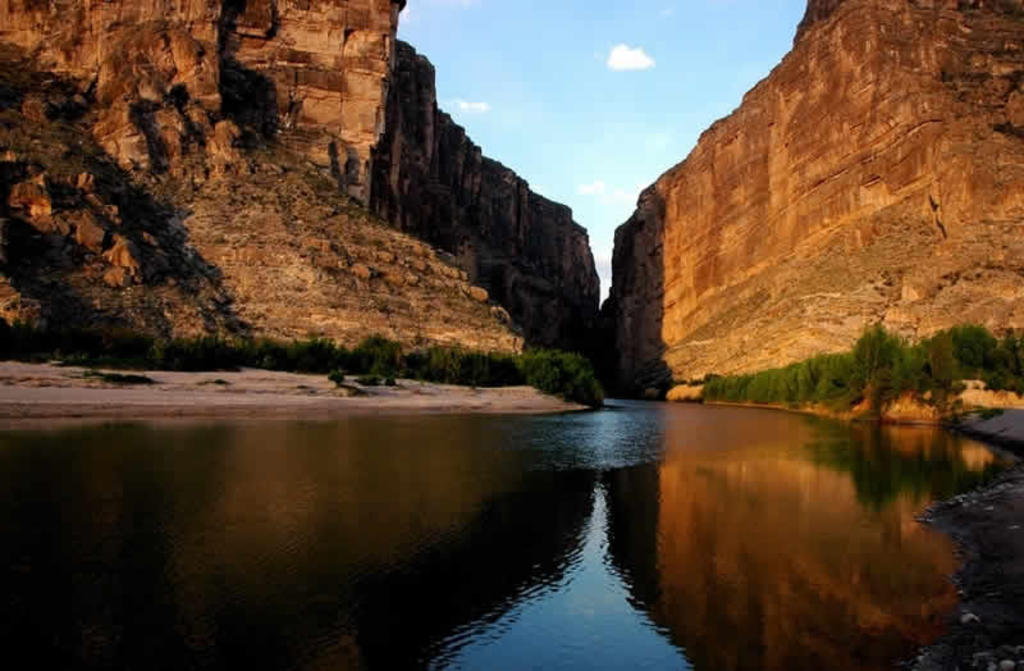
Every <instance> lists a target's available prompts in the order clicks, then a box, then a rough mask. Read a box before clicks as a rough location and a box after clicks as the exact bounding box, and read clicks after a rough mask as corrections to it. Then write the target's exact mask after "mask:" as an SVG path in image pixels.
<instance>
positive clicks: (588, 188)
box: [576, 179, 608, 196]
mask: <svg viewBox="0 0 1024 671" xmlns="http://www.w3.org/2000/svg"><path fill="white" fill-rule="evenodd" d="M607 189H608V185H607V184H605V183H604V182H602V181H601V180H599V179H598V180H595V181H593V182H591V183H590V184H580V185H579V186H578V187H576V193H578V194H580V195H581V196H599V195H601V194H602V193H604V192H605V191H607Z"/></svg>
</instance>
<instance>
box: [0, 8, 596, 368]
mask: <svg viewBox="0 0 1024 671" xmlns="http://www.w3.org/2000/svg"><path fill="white" fill-rule="evenodd" d="M404 4H405V3H404V0H185V1H184V2H171V1H170V0H0V47H2V49H0V51H2V53H0V61H2V62H0V65H2V66H3V67H4V69H5V78H4V79H3V81H0V112H3V111H4V110H6V112H5V113H7V114H9V115H10V116H11V118H10V123H9V125H8V126H7V128H6V130H5V131H4V132H3V134H2V136H0V154H4V155H5V156H6V158H4V159H3V160H2V161H0V163H2V165H0V168H2V171H0V177H2V178H3V180H2V183H0V196H2V197H3V198H2V199H3V203H0V223H2V224H4V225H5V226H6V223H4V222H7V221H14V222H15V223H16V225H15V226H14V227H13V229H12V230H13V231H14V235H13V236H8V238H10V240H11V241H13V242H12V243H11V245H9V249H7V250H6V251H7V256H8V257H9V261H10V264H11V265H10V268H8V272H7V278H8V279H13V280H14V281H13V284H12V285H11V287H9V290H8V291H7V292H6V293H5V294H4V295H3V296H0V312H3V314H4V315H6V316H7V317H8V318H25V319H29V320H32V321H41V322H43V323H53V322H54V321H58V322H59V321H61V319H63V316H66V315H71V314H74V315H83V314H89V315H90V317H89V318H88V319H86V321H88V322H90V323H91V322H92V321H94V320H96V319H98V320H100V321H102V319H105V318H106V317H111V318H113V315H115V314H117V315H120V317H118V319H121V318H122V317H123V318H124V319H127V322H128V323H130V324H136V323H138V324H144V325H146V327H147V328H149V327H154V328H155V330H157V331H159V332H161V333H178V332H189V333H193V332H197V331H198V332H201V331H202V330H204V329H207V330H209V329H213V330H217V329H221V328H229V327H230V328H248V329H250V330H252V331H255V332H257V333H265V334H269V335H277V336H282V337H285V336H286V337H301V336H303V335H307V334H311V333H316V334H322V335H329V336H331V337H334V338H336V339H339V340H342V341H345V342H350V341H351V340H352V339H353V338H356V337H361V336H363V335H366V334H367V331H368V330H373V331H379V332H381V333H385V334H386V335H389V336H391V337H395V338H398V339H400V340H402V341H403V342H408V343H413V344H430V343H441V344H449V345H453V344H455V345H458V344H461V345H464V346H467V347H479V348H483V349H498V350H502V351H508V350H512V349H516V348H518V347H521V345H522V342H523V338H522V334H523V333H524V332H525V334H526V336H527V338H528V339H529V341H530V342H532V343H536V344H542V345H562V346H572V347H583V345H584V344H585V343H584V341H585V336H586V334H587V332H588V331H587V329H589V328H590V327H591V326H592V324H593V322H594V320H595V318H596V314H597V306H598V282H597V275H596V273H595V272H594V265H593V259H592V256H591V253H590V248H589V244H588V241H587V235H586V232H585V231H584V229H582V228H581V227H579V226H578V225H576V224H575V223H574V222H573V221H572V213H571V212H570V211H569V209H568V208H566V207H564V206H562V205H558V204H556V203H552V202H550V201H547V200H545V199H543V198H541V197H540V196H538V195H536V194H534V193H532V192H531V191H530V190H529V188H528V186H527V184H526V182H525V181H523V180H522V179H520V178H519V177H517V176H516V175H515V174H514V173H513V172H512V171H510V170H508V169H506V168H504V167H502V166H501V165H499V164H498V163H496V162H494V161H490V160H489V159H485V158H483V157H482V156H481V153H480V149H479V148H478V147H476V146H475V145H474V144H472V142H470V141H469V139H468V138H467V137H466V135H465V133H464V131H463V130H462V129H461V128H459V127H458V126H456V125H455V124H454V123H453V122H452V121H451V119H450V118H448V117H447V116H446V115H444V114H442V113H441V112H439V111H438V110H437V107H436V102H435V97H436V96H435V93H434V77H433V69H432V67H431V66H430V65H429V63H427V62H426V60H425V59H422V58H420V57H419V56H416V54H415V52H413V51H412V50H411V48H409V47H408V46H405V45H403V46H402V47H401V50H400V52H401V53H400V56H396V44H397V43H396V40H395V34H396V30H397V25H398V18H399V12H400V10H401V8H402V7H403V6H404ZM21 75H24V76H21ZM393 82H394V85H393ZM33 124H36V127H33ZM69 131H70V132H69ZM385 131H386V132H385ZM75 137H81V138H82V139H83V141H82V142H76V141H75V140H74V139H73V138H75ZM93 142H95V145H98V146H93V144H92V143H93ZM47 145H52V146H47ZM51 150H52V151H51ZM5 152H6V153H5ZM62 152H64V153H65V154H66V155H67V156H68V157H71V160H64V159H63V158H61V153H62ZM101 154H102V155H103V156H100V155H101ZM108 159H109V161H108ZM375 160H379V161H380V162H381V165H380V166H378V167H376V168H375V166H374V161H375ZM108 162H109V163H111V164H112V165H107V163H108ZM70 164H74V165H70ZM118 170H119V171H120V172H117V171H118ZM79 175H81V176H82V177H81V179H82V180H85V182H87V183H89V184H90V185H91V184H92V182H94V181H96V180H97V179H98V180H99V181H100V182H101V186H102V193H101V192H96V191H95V189H94V190H92V191H84V190H82V189H81V188H79V186H78V180H79ZM65 186H66V187H67V188H68V189H73V190H77V191H76V193H77V195H74V194H72V193H71V192H70V191H69V192H67V193H63V192H61V193H58V192H60V191H61V190H62V189H65ZM89 188H90V189H91V188H92V187H91V186H90V187H89ZM371 191H372V193H373V196H374V197H373V206H374V207H373V209H374V210H375V211H376V212H377V213H379V214H380V216H381V218H383V219H384V220H385V221H386V222H390V223H391V224H393V225H394V226H395V227H397V228H400V229H401V230H402V231H404V232H405V235H398V234H396V233H394V232H385V231H383V230H382V229H381V228H380V226H379V220H376V219H374V218H373V217H367V216H364V215H365V212H360V211H359V208H358V207H350V205H349V204H348V203H347V202H346V198H345V197H344V196H347V197H350V198H352V199H354V200H355V201H356V202H358V203H360V204H361V205H363V206H366V205H368V204H369V203H370V200H371ZM69 194H70V195H69ZM133 194H134V195H133ZM37 196H38V198H39V199H41V200H40V202H42V201H44V200H45V202H47V203H49V207H50V208H51V210H53V211H52V212H51V213H48V214H46V215H45V216H43V217H42V218H39V217H38V216H35V215H34V214H32V212H31V211H30V210H32V208H33V207H35V206H34V205H33V204H32V202H33V201H32V198H35V197H37ZM88 197H91V198H92V199H93V200H96V202H97V203H99V204H95V203H93V204H90V202H87V201H86V199H87V198H88ZM136 197H137V198H140V199H142V200H145V201H146V202H149V203H151V204H152V205H153V207H154V208H156V209H157V210H159V216H152V217H148V218H147V217H144V216H142V215H141V214H140V215H139V216H135V214H134V211H135V210H137V209H138V208H135V210H133V208H132V207H131V206H130V204H129V203H128V202H127V201H128V200H129V199H131V198H136ZM83 208H85V209H86V210H88V212H89V214H88V215H81V216H88V217H90V222H92V223H95V224H96V226H95V227H92V228H89V227H87V226H86V225H84V224H83V225H82V227H81V228H82V230H83V231H85V230H86V229H87V228H89V230H92V232H93V236H92V238H93V240H92V242H91V247H89V246H86V247H82V246H81V245H79V244H77V243H75V242H74V238H75V236H76V235H78V234H77V233H76V231H77V230H78V229H77V228H76V226H75V224H74V223H73V222H70V223H53V222H54V221H58V222H63V221H64V220H65V219H68V217H71V218H72V219H74V218H75V217H78V216H79V214H77V213H78V212H80V211H82V210H83ZM104 208H106V209H104ZM110 208H113V209H114V210H117V208H121V210H125V211H127V210H132V212H133V214H132V215H131V216H130V217H120V216H114V215H110V214H109V213H106V214H105V212H107V210H109V209H110ZM126 208H127V210H126ZM37 209H38V208H37ZM36 214H38V212H36ZM51 214H52V215H54V216H51ZM127 219H133V221H132V223H131V225H128V224H126V227H127V228H132V227H133V226H134V227H136V228H137V229H138V230H137V231H135V233H134V234H133V236H134V237H132V236H129V237H127V238H125V240H127V241H128V242H130V243H131V245H132V246H131V249H132V250H133V251H132V254H130V255H129V256H131V258H132V259H133V260H132V262H131V263H129V266H130V267H128V269H122V270H123V271H118V270H115V269H111V268H108V267H107V265H109V264H105V262H103V261H102V257H103V255H105V254H108V253H109V252H110V248H111V245H114V244H115V240H116V239H119V238H115V233H116V229H117V227H119V226H121V225H122V222H123V221H125V220H127ZM360 227H363V228H360ZM165 228H167V229H169V228H174V229H175V232H174V235H173V236H171V238H173V241H170V240H171V238H168V240H169V242H168V244H170V245H171V247H170V248H168V249H167V250H163V251H164V252H166V254H164V255H163V256H160V258H164V256H167V258H168V259H169V260H167V261H166V263H165V262H163V261H161V262H159V264H158V265H159V268H157V269H154V268H153V267H151V265H150V261H151V260H152V258H151V257H150V255H149V254H148V252H147V250H148V249H149V248H150V245H147V244H145V241H144V240H143V238H142V237H140V236H141V235H142V233H145V234H146V235H149V236H151V237H152V236H155V237H154V238H153V239H156V240H160V239H161V235H160V231H162V230H164V229H165ZM19 231H21V232H22V233H23V234H19V233H18V232H19ZM34 235H41V236H43V238H44V239H45V240H44V241H40V240H36V241H35V242H32V240H30V238H32V236H34ZM54 235H55V236H56V237H53V239H50V238H49V237H47V236H54ZM84 235H85V234H84V233H83V234H82V236H84ZM69 236H70V237H69ZM82 236H79V237H82ZM410 236H413V237H416V238H419V239H420V240H423V241H425V242H427V243H428V244H429V245H433V246H434V247H436V248H438V249H439V250H441V252H440V253H438V251H437V250H434V249H430V248H429V247H428V246H426V245H422V244H419V243H415V244H414V241H413V240H411V239H410ZM121 237H124V236H121ZM68 241H70V242H68ZM22 243H24V244H22ZM51 248H52V249H51ZM47 249H49V250H50V251H48V252H46V253H45V254H44V253H43V252H42V251H41V250H47ZM53 249H57V250H60V251H57V252H54V251H53ZM32 250H35V251H32ZM179 257H180V258H179ZM153 258H155V257H153ZM186 258H187V259H192V258H201V259H202V263H199V264H198V265H195V267H193V266H192V265H190V264H188V263H184V262H182V261H180V259H186ZM164 265H169V266H171V267H173V268H179V269H181V272H182V273H184V275H183V276H181V277H177V278H176V279H174V281H175V282H176V286H178V287H179V288H178V289H175V290H174V291H171V292H170V293H169V294H168V297H167V301H164V302H162V303H161V305H163V307H162V308H160V310H163V313H166V315H172V316H170V317H167V316H166V315H164V314H163V313H160V310H157V309H156V307H155V306H156V305H157V303H160V301H151V304H152V305H151V307H153V310H156V312H153V314H151V315H149V316H148V317H146V318H145V319H142V318H141V317H140V315H142V314H143V313H145V312H146V311H145V310H141V311H140V310H128V309H127V308H124V305H123V301H122V300H121V298H122V296H117V295H116V294H117V292H118V291H122V290H123V291H122V293H125V292H128V293H131V292H135V293H136V294H139V296H140V297H137V298H138V300H140V301H143V302H145V300H143V298H142V297H146V296H148V297H152V294H153V293H154V291H155V289H154V286H155V284H156V285H159V284H160V283H161V282H164V281H166V280H168V278H169V277H170V276H169V275H168V274H167V273H166V272H164ZM72 269H77V270H76V271H75V272H77V271H78V270H82V271H84V272H85V275H83V276H82V277H86V276H87V277H88V278H92V279H91V280H89V281H95V282H97V283H98V284H97V285H96V286H95V287H91V286H89V281H85V280H83V282H84V283H83V284H81V286H79V287H78V288H77V289H75V291H73V292H71V293H74V294H76V295H77V296H78V298H76V299H74V300H72V299H71V298H68V300H67V301H62V302H58V303H59V304H58V303H54V302H53V301H50V300H49V299H47V298H46V296H50V295H57V294H62V295H63V294H67V293H68V292H67V291H65V289H67V288H68V287H67V286H66V285H64V284H61V283H62V282H70V281H71V279H70V277H71V276H70V275H68V274H67V272H66V271H69V270H72ZM54 272H56V273H57V275H53V273H54ZM196 273H198V276H201V277H202V278H203V279H202V280H197V281H198V282H199V285H197V286H200V285H201V286H202V287H206V289H208V291H206V289H204V291H206V293H208V294H209V296H210V298H209V300H207V301H206V302H205V303H203V306H204V307H202V309H201V310H199V312H201V313H202V314H203V315H205V317H203V318H198V317H197V314H199V313H197V312H196V311H195V310H197V309H198V308H197V307H196V305H194V304H193V303H194V302H190V301H186V303H187V307H185V306H181V305H179V304H180V303H181V299H182V296H180V295H179V294H180V293H181V291H180V287H181V286H184V285H186V284H188V283H187V282H185V277H184V276H185V275H187V276H189V277H192V276H194V275H196ZM72 274H74V273H72ZM41 275H45V276H46V277H47V278H48V279H47V280H46V281H45V282H44V281H43V280H42V279H41ZM57 276H60V277H62V278H63V279H61V280H58V279H57ZM76 277H77V275H76ZM104 278H105V279H104ZM40 283H42V284H40ZM154 283H155V284H154ZM43 286H47V287H49V289H45V290H44V289H43V288H41V287H43ZM58 289H60V291H58ZM93 289H95V291H93ZM196 291H197V290H191V293H189V295H190V296H195V295H197V294H196ZM96 292H99V293H101V294H104V295H105V296H106V297H105V298H104V299H102V300H100V299H94V298H93V295H94V294H95V293H96ZM157 293H159V292H157ZM200 293H202V292H200ZM108 294H109V295H108ZM204 295H205V294H204ZM214 299H216V300H214ZM146 300H148V299H146ZM97 301H99V303H102V304H104V305H107V306H108V307H109V309H103V310H99V311H98V312H97V311H96V310H93V309H92V308H89V309H86V306H87V305H88V304H89V303H93V304H95V303H96V302H97ZM211 301H212V302H211ZM495 303H497V304H495ZM171 304H174V305H175V306H178V307H182V309H183V310H184V311H185V313H188V314H190V315H192V316H191V317H189V318H185V317H183V316H182V315H181V314H178V312H179V310H178V309H177V307H171ZM118 306H120V307H118ZM218 306H219V307H218ZM226 306H230V309H228V308H227V307H226ZM502 306H504V307H502ZM431 309H433V310H434V311H435V314H430V311H431ZM228 313H230V314H228ZM509 313H512V317H510V316H509ZM183 314H184V313H183ZM103 315H106V317H103ZM126 315H130V316H126ZM151 330H152V329H151Z"/></svg>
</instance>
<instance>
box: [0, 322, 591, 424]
mask: <svg viewBox="0 0 1024 671" xmlns="http://www.w3.org/2000/svg"><path fill="white" fill-rule="evenodd" d="M0 359H17V360H22V361H46V360H53V359H57V360H61V361H63V362H65V363H69V364H80V365H88V366H110V367H122V368H150V369H155V370H174V371H211V370H231V369H237V368H241V367H249V368H262V369H266V370H275V371H288V372H298V373H320V374H329V375H330V377H331V379H332V380H333V381H335V382H336V383H339V384H340V383H342V382H343V381H344V379H345V375H356V376H359V377H358V379H357V381H359V382H361V383H363V384H370V385H374V384H380V383H381V382H382V381H385V382H387V383H390V384H393V380H394V379H395V378H398V377H406V378H412V379H416V380H423V381H427V382H437V383H443V384H458V385H470V386H474V387H505V386H514V385H523V384H525V385H530V386H532V387H535V388H537V389H539V390H540V391H542V392H544V393H547V394H553V395H556V396H559V397H561V398H563V399H565V400H567V401H572V402H574V403H579V404H582V405H587V406H590V407H600V406H601V405H602V404H603V402H604V392H603V390H602V388H601V385H600V383H599V382H598V381H597V377H596V376H595V374H594V370H593V367H592V366H591V364H590V361H589V360H587V359H586V358H585V357H583V356H582V355H580V354H576V353H572V352H563V351H559V350H547V349H538V350H530V351H527V352H524V353H522V354H518V355H508V354H494V353H485V352H473V351H466V350H462V349H458V348H448V347H430V348H427V349H423V350H415V351H410V352H406V351H405V350H404V349H403V348H402V345H401V344H400V343H398V342H395V341H392V340H388V339H386V338H384V337H381V336H371V337H369V338H366V339H364V340H363V341H362V342H361V343H360V344H359V345H358V346H357V347H355V348H354V349H351V350H350V349H347V348H345V347H341V346H339V345H337V344H335V343H334V342H333V341H331V340H327V339H324V338H310V339H308V340H300V341H292V342H285V341H280V340H272V339H267V338H261V339H244V338H238V339H227V338H221V337H217V336H203V337H197V338H176V339H170V340H162V339H157V338H153V337H150V336H147V335H143V334H139V333H136V332H132V331H126V330H119V329H106V330H84V329H63V330H40V329H36V328H33V327H31V326H28V325H25V324H20V323H15V324H7V323H6V322H5V321H3V320H0Z"/></svg>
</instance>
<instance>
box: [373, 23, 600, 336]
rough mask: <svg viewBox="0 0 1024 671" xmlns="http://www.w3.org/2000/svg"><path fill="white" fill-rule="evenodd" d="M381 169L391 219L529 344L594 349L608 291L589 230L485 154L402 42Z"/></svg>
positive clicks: (429, 70)
mask: <svg viewBox="0 0 1024 671" xmlns="http://www.w3.org/2000/svg"><path fill="white" fill-rule="evenodd" d="M373 165H374V170H375V175H374V179H373V192H372V195H371V206H372V208H373V209H374V210H375V211H376V212H378V213H379V214H380V215H381V216H382V217H383V218H385V219H387V220H389V221H393V222H395V223H396V224H397V225H398V226H399V227H400V228H401V229H402V230H403V231H408V232H410V233H412V234H414V235H417V236H419V237H421V238H423V239H425V240H427V241H429V242H430V243H432V244H434V245H437V246H438V247H440V248H442V249H444V250H446V251H448V252H450V253H452V254H454V255H455V256H456V257H457V258H458V260H459V264H460V265H461V266H462V267H463V268H464V269H465V270H466V271H467V272H468V273H469V275H470V278H471V280H472V281H474V282H476V283H479V284H480V285H481V286H483V287H485V288H486V289H487V290H488V291H489V292H490V295H491V296H492V297H493V298H494V299H495V300H497V301H498V302H499V303H500V304H502V305H503V306H505V307H506V308H507V309H508V311H509V312H510V313H511V315H512V317H513V319H515V320H516V322H518V323H519V324H521V325H522V326H523V327H524V329H525V334H526V336H527V339H528V340H529V341H531V342H534V343H538V344H544V345H561V346H568V347H576V348H580V349H583V348H585V347H586V344H587V343H586V339H587V336H588V334H589V333H590V332H591V331H592V329H593V327H594V324H595V321H596V317H597V306H598V299H599V293H600V287H599V284H598V278H597V272H596V270H595V269H594V259H593V256H592V254H591V251H590V244H589V241H588V238H587V232H586V230H585V229H584V228H582V227H581V226H579V225H578V224H576V223H575V222H574V221H573V219H572V211H571V210H570V209H569V208H568V207H566V206H564V205H560V204H558V203H554V202H551V201H550V200H547V199H546V198H544V197H542V196H540V195H538V194H536V193H534V192H533V191H531V190H530V187H529V185H528V184H527V183H526V181H525V180H523V179H522V178H521V177H519V176H517V175H516V174H515V173H514V172H512V171H511V170H509V169H508V168H506V167H505V166H503V165H501V164H500V163H498V162H496V161H493V160H491V159H489V158H487V157H485V156H483V155H482V153H481V150H480V148H479V147H478V146H476V145H475V144H473V142H472V140H470V139H469V138H468V137H467V136H466V132H465V131H464V130H463V129H462V128H461V127H460V126H458V125H457V124H455V122H454V121H452V119H451V117H449V116H448V115H447V114H445V113H444V112H442V111H441V110H440V109H438V105H437V93H436V90H435V88H434V68H433V66H432V65H431V64H430V62H429V61H427V59H426V58H424V57H422V56H420V55H418V54H417V53H416V52H415V51H414V50H413V48H412V47H410V46H409V45H407V44H404V43H401V42H400V43H399V44H398V54H397V62H396V67H395V76H394V81H393V82H392V85H391V88H390V97H389V100H388V105H387V122H386V126H385V132H384V136H383V138H382V140H381V142H380V145H379V146H378V148H377V151H376V153H375V155H374V159H373Z"/></svg>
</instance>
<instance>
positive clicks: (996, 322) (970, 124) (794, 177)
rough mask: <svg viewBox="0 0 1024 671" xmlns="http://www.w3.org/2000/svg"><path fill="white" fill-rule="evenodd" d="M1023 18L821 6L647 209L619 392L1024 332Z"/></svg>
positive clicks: (616, 300) (636, 242)
mask: <svg viewBox="0 0 1024 671" xmlns="http://www.w3.org/2000/svg"><path fill="white" fill-rule="evenodd" d="M1022 225H1024V7H1022V4H1021V2H1020V1H1019V0H1001V1H1000V0H992V1H984V2H983V1H981V0H973V1H963V0H961V1H960V2H957V1H955V0H911V1H908V0H812V1H811V2H810V3H809V6H808V10H807V15H806V17H805V19H804V21H803V22H801V24H800V28H799V32H798V35H797V39H796V41H795V43H794V47H793V49H792V51H791V52H790V53H789V54H788V55H787V56H786V57H785V58H784V59H783V61H782V63H781V64H780V65H778V66H777V67H776V68H775V69H774V70H773V71H772V73H771V74H770V75H769V76H768V77H767V78H766V79H764V80H762V81H761V82H760V83H759V84H758V85H757V86H755V87H754V88H753V89H752V90H751V91H750V92H748V93H747V94H746V96H745V97H744V99H743V102H742V104H741V106H740V107H739V108H738V109H737V110H736V111H735V112H734V113H733V114H732V115H730V116H729V117H727V118H725V119H722V120H720V121H718V122H716V123H715V124H713V125H712V126H711V128H709V129H708V130H707V131H706V132H705V133H704V134H703V135H702V136H701V138H700V141H699V142H698V144H697V146H696V148H695V149H694V150H693V152H692V153H691V154H690V155H689V157H688V158H687V159H686V160H685V161H684V162H683V163H681V164H679V165H677V166H675V167H674V168H672V169H671V170H669V171H668V172H667V173H665V174H664V175H662V176H661V177H660V178H659V179H658V180H657V182H655V184H653V185H652V186H651V187H649V188H648V189H647V190H646V191H645V192H644V193H643V194H642V196H641V198H640V203H639V207H638V209H637V211H636V213H635V214H634V215H633V217H632V218H631V219H630V220H629V221H628V222H627V223H625V224H624V225H623V226H622V227H620V228H619V230H618V231H617V232H616V240H615V254H614V259H613V283H612V288H611V292H610V298H609V300H608V301H607V302H606V304H605V306H604V308H603V311H604V312H603V319H604V321H605V323H607V324H609V325H610V326H609V328H610V330H611V331H612V340H613V343H614V344H613V346H612V347H613V349H614V350H615V351H617V352H618V353H617V355H616V364H617V375H618V379H619V382H620V383H621V384H622V385H623V386H624V387H625V388H628V389H632V390H634V391H635V390H636V389H637V388H638V387H639V388H642V387H644V386H658V385H664V384H666V383H667V381H668V380H669V379H670V378H673V377H674V378H675V379H677V380H678V379H692V378H697V377H701V376H703V375H705V374H707V373H723V374H724V373H735V372H743V371H751V370H756V369H761V368H766V367H772V366H779V365H784V364H787V363H790V362H792V361H795V360H799V359H802V358H805V357H808V356H812V355H814V354H817V353H821V352H827V351H835V350H840V349H844V348H847V347H849V346H850V345H851V344H852V343H853V342H854V340H855V339H856V338H857V336H858V335H859V333H860V332H861V330H862V329H863V328H864V327H865V326H866V325H868V324H871V323H876V322H882V323H884V324H885V325H886V326H887V327H889V328H891V329H894V330H896V331H898V332H900V333H902V334H905V335H907V336H922V335H927V334H929V333H932V332H935V331H937V330H940V329H943V328H946V327H949V326H951V325H953V324H957V323H963V322H975V323H980V324H984V325H986V326H989V327H990V328H993V329H995V330H997V331H998V330H1005V329H1008V328H1022V327H1024V235H1022Z"/></svg>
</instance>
